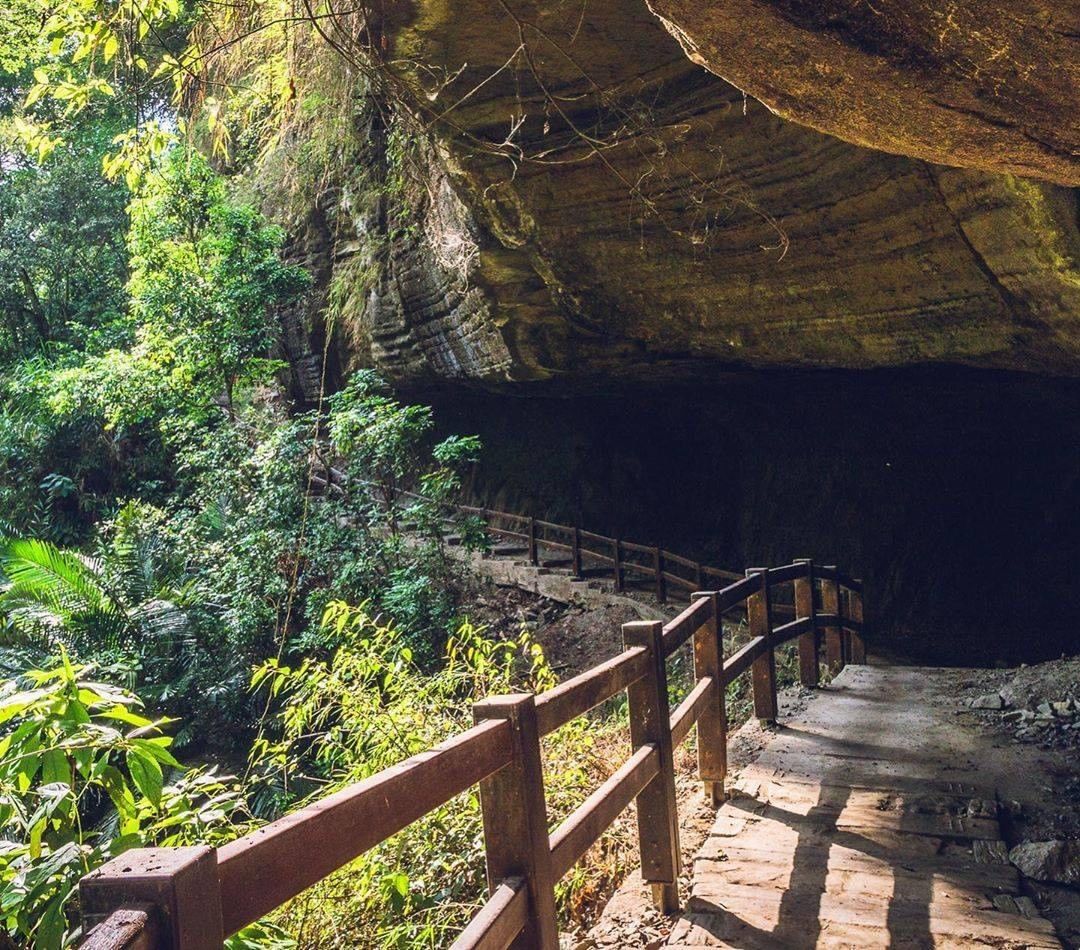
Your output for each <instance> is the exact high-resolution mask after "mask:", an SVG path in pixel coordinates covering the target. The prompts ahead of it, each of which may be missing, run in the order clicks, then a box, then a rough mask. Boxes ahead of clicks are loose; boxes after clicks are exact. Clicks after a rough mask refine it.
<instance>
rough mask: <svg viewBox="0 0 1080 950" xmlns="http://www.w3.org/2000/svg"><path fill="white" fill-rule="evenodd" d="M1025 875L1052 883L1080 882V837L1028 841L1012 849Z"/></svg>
mask: <svg viewBox="0 0 1080 950" xmlns="http://www.w3.org/2000/svg"><path fill="white" fill-rule="evenodd" d="M1009 861H1011V862H1012V863H1013V864H1014V865H1015V866H1016V867H1017V868H1018V869H1019V870H1020V872H1021V873H1022V874H1023V875H1024V876H1025V877H1029V878H1031V879H1033V880H1036V881H1047V882H1049V883H1052V884H1073V885H1076V884H1080V840H1078V839H1068V840H1056V841H1027V842H1025V843H1024V844H1018V845H1017V846H1016V847H1015V848H1013V849H1012V850H1011V851H1010V852H1009Z"/></svg>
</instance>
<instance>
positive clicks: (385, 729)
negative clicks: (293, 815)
mask: <svg viewBox="0 0 1080 950" xmlns="http://www.w3.org/2000/svg"><path fill="white" fill-rule="evenodd" d="M322 636H323V639H324V642H325V644H326V646H327V647H328V648H330V649H331V651H332V652H331V654H330V656H329V658H328V659H315V658H307V659H304V660H302V661H300V662H299V663H298V664H297V665H296V666H290V665H288V664H284V663H281V662H278V661H270V662H267V663H265V664H264V665H263V666H262V667H260V668H259V669H258V670H257V671H256V673H255V676H254V678H253V682H254V684H255V685H256V686H257V687H258V688H260V689H262V690H266V691H267V692H268V693H269V694H270V695H271V696H272V697H273V698H274V699H276V700H279V701H280V702H281V710H280V712H279V716H278V725H279V736H278V737H277V738H275V739H264V740H261V741H259V742H257V743H256V745H255V746H254V748H253V749H252V758H253V763H254V766H255V770H256V772H257V774H258V775H259V776H260V780H261V781H262V782H263V783H264V784H265V787H266V790H267V791H265V792H264V793H263V795H264V797H266V796H270V797H271V798H273V799H274V800H276V802H277V803H278V804H279V805H280V806H283V807H287V808H292V807H294V806H299V805H303V804H304V803H305V802H307V801H312V800H317V799H319V798H322V797H324V796H325V795H327V794H329V793H331V792H333V791H335V790H336V789H338V788H341V787H344V786H345V785H347V784H349V783H351V782H356V781H359V780H361V779H364V778H366V777H368V776H370V775H373V774H374V773H376V772H378V771H379V770H381V769H384V768H386V767H388V766H391V765H394V764H396V763H397V762H400V761H401V760H402V759H404V758H407V757H408V756H410V755H414V754H416V753H418V752H422V751H425V750H426V749H429V748H431V746H433V745H435V744H436V743H438V742H440V741H442V740H444V739H446V738H448V737H449V736H451V735H453V734H455V733H458V732H461V731H463V730H464V729H467V728H469V727H470V726H471V725H472V718H471V707H472V703H473V702H474V701H476V700H478V699H480V698H483V697H486V696H490V695H493V694H497V693H509V692H517V691H521V690H526V689H531V690H536V691H541V690H544V689H548V688H550V687H551V686H553V685H554V683H555V677H554V675H553V673H552V671H551V668H550V667H549V666H548V664H547V661H546V660H545V658H544V655H543V651H542V650H541V649H540V647H539V645H538V644H536V643H535V642H534V641H532V640H531V639H530V638H529V637H528V635H526V634H522V636H521V637H519V638H518V639H515V640H503V641H497V640H493V639H490V638H488V637H485V636H484V634H483V632H482V631H481V630H479V629H477V628H475V627H473V626H471V625H470V624H468V623H465V624H462V625H461V626H460V627H459V628H458V630H457V631H456V632H455V633H454V635H453V636H452V637H451V638H450V639H449V641H448V642H447V645H446V649H445V653H444V656H443V663H442V665H441V666H440V667H439V668H438V669H437V670H436V671H434V672H426V671H425V670H423V669H421V668H420V667H418V666H417V664H416V662H415V658H414V656H413V652H412V650H411V648H410V646H409V639H408V638H407V637H406V636H404V635H403V633H402V632H401V631H400V630H398V629H397V628H395V627H394V626H392V625H387V624H384V623H381V622H380V621H378V620H377V619H375V618H373V617H372V616H371V614H370V612H369V610H368V609H366V608H353V607H349V606H347V605H345V604H342V603H332V604H330V605H329V606H328V608H327V610H326V614H325V617H324V620H323V624H322ZM612 725H613V724H612V723H609V722H607V721H605V720H587V719H581V720H577V721H575V722H574V723H571V724H570V725H569V726H567V727H566V728H564V729H563V730H560V731H559V732H557V733H555V734H554V735H553V736H552V737H550V739H549V740H548V741H547V743H546V749H545V751H546V778H545V784H546V789H547V793H548V798H549V807H550V809H551V817H552V819H553V820H559V819H561V818H562V817H564V816H565V815H566V814H567V813H568V812H569V811H570V810H571V809H572V808H573V807H575V806H576V805H577V804H580V802H581V801H582V799H583V798H584V796H585V794H586V792H587V791H591V789H592V788H593V787H595V785H596V784H598V782H599V777H598V774H602V773H606V771H608V770H609V769H610V765H609V764H608V763H607V762H606V761H605V760H604V756H603V749H602V742H600V741H599V740H601V739H602V738H603V737H604V736H606V735H607V734H609V733H610V732H611V731H612ZM619 745H620V750H621V747H622V743H619ZM561 896H562V898H563V902H564V906H570V905H572V903H573V900H574V895H573V893H571V891H570V890H569V889H564V890H563V891H562V893H561ZM484 897H485V882H484V857H483V844H482V828H481V821H480V809H479V801H478V796H477V794H476V793H475V791H470V792H468V793H466V794H464V795H461V796H459V797H458V798H457V799H455V800H454V801H452V802H450V803H448V804H447V805H444V806H442V807H440V808H437V809H435V810H434V811H433V812H431V813H430V814H428V815H426V816H425V817H424V818H422V819H420V820H419V821H418V822H416V823H415V824H413V825H411V826H409V827H408V828H407V829H406V830H404V831H402V832H401V833H400V834H399V835H397V836H396V837H395V838H393V839H391V840H390V841H387V842H384V843H383V844H381V845H379V846H378V847H376V848H375V849H373V850H372V851H369V852H367V853H366V854H364V855H363V856H362V857H360V858H358V859H357V860H356V861H354V862H352V863H351V864H350V865H349V866H348V867H347V868H346V869H344V870H343V871H341V872H339V873H338V874H336V875H333V876H332V877H330V878H328V879H327V880H325V881H323V882H321V883H320V884H318V885H316V886H315V888H313V889H312V890H311V891H310V892H308V893H306V894H305V895H303V896H301V897H299V898H297V899H296V900H295V901H294V902H292V904H290V905H287V906H286V907H285V908H284V909H282V910H281V911H280V912H278V913H277V914H275V915H274V919H275V920H276V921H277V922H279V923H281V924H282V925H283V926H285V927H286V929H288V930H290V931H292V932H294V933H302V934H303V941H304V943H305V945H310V946H330V945H336V946H355V947H402V948H404V947H419V946H443V945H446V944H448V943H450V942H451V940H452V939H453V937H454V936H456V934H457V932H458V931H460V929H461V928H462V927H463V926H464V924H465V923H466V922H467V920H468V919H469V917H470V916H471V914H472V913H474V912H475V909H476V907H477V906H478V905H479V904H480V903H482V901H483V900H484Z"/></svg>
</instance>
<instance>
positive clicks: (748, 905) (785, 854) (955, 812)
mask: <svg viewBox="0 0 1080 950" xmlns="http://www.w3.org/2000/svg"><path fill="white" fill-rule="evenodd" d="M947 677H948V674H947V673H946V672H945V671H938V670H933V669H926V668H902V667H870V666H849V667H848V668H847V669H845V670H844V671H843V673H841V674H840V676H838V677H837V678H836V679H835V680H834V681H833V684H832V685H831V686H830V687H829V688H828V689H826V690H822V691H820V692H819V693H817V695H815V697H814V698H813V700H811V702H810V704H809V706H808V707H807V708H806V711H805V712H804V713H803V714H801V715H800V716H798V717H797V718H795V719H790V720H787V721H786V722H784V723H782V724H781V725H780V726H779V727H777V729H776V732H775V734H774V735H773V737H772V739H771V740H770V742H769V744H768V746H767V747H766V748H765V750H764V751H763V752H762V754H761V755H760V756H759V757H758V759H757V760H756V762H754V763H753V764H752V765H750V766H748V767H747V768H746V769H744V770H743V771H742V772H741V774H740V776H739V781H738V783H737V784H736V786H735V787H734V788H733V789H732V790H731V793H732V794H731V798H730V800H729V801H728V802H727V803H725V804H724V805H723V807H722V808H721V809H720V811H719V813H718V815H717V818H716V823H715V825H714V827H713V829H712V831H711V833H710V835H709V837H708V839H707V840H706V842H705V844H704V846H703V847H702V848H701V850H700V851H699V853H698V855H697V857H696V859H695V861H694V866H693V875H692V887H691V896H690V900H689V902H688V904H687V910H686V913H685V914H684V915H683V917H682V919H681V920H680V921H679V922H678V923H677V924H676V926H675V929H674V930H673V931H672V933H671V936H670V938H669V940H668V946H672V947H684V948H691V947H743V948H753V950H764V948H768V950H781V948H784V950H787V948H805V947H829V948H838V947H853V948H854V947H858V948H864V947H894V948H911V950H914V948H924V947H935V948H943V947H944V948H961V947H965V948H966V947H995V948H1020V947H1060V946H1061V943H1060V942H1059V941H1058V940H1057V938H1056V937H1055V936H1054V931H1053V928H1052V927H1051V925H1050V924H1049V923H1048V922H1047V921H1046V920H1044V919H1043V918H1042V917H1041V916H1040V915H1039V913H1038V909H1037V908H1036V907H1035V905H1034V904H1033V903H1032V902H1031V901H1030V900H1029V899H1028V898H1027V897H1025V896H1023V895H1022V894H1021V892H1020V880H1019V875H1018V873H1017V871H1016V870H1015V869H1014V868H1013V867H1012V866H1011V865H1009V864H1008V862H1007V858H1006V850H1005V845H1004V843H1003V842H1002V840H1001V832H1000V827H999V823H998V817H997V802H996V798H995V792H994V784H995V779H994V776H993V763H992V762H991V761H990V759H989V757H988V756H986V755H985V746H984V745H983V744H981V743H980V741H979V738H978V736H976V735H975V734H973V733H972V732H971V731H970V730H967V729H965V728H964V727H963V726H961V725H960V724H958V721H957V718H956V713H955V705H954V704H953V703H952V702H950V701H949V699H948V697H949V690H948V689H947V688H945V687H946V682H945V681H946V680H947Z"/></svg>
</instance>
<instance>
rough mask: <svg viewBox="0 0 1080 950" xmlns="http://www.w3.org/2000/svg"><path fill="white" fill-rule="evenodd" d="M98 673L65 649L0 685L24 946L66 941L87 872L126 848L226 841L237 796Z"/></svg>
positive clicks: (2, 888)
mask: <svg viewBox="0 0 1080 950" xmlns="http://www.w3.org/2000/svg"><path fill="white" fill-rule="evenodd" d="M92 672H93V668H92V667H90V666H76V665H74V664H72V663H71V661H70V660H69V659H68V658H67V655H66V654H62V656H61V659H60V662H59V663H58V664H57V665H55V666H53V667H52V668H50V669H47V670H31V671H29V672H28V673H26V674H25V676H24V677H23V680H24V681H25V684H26V686H27V688H24V689H19V688H18V684H17V683H15V682H13V681H6V682H4V683H2V684H0V735H2V738H0V827H3V829H4V831H3V840H2V841H0V919H2V921H3V926H4V927H5V929H6V931H7V934H8V936H9V937H10V938H11V939H12V940H13V941H15V943H16V945H19V944H24V943H33V944H34V945H35V946H37V947H40V948H45V950H48V948H53V947H60V946H66V945H68V944H70V943H71V942H73V940H74V938H75V934H76V930H77V919H76V908H75V898H76V894H77V886H78V881H79V878H81V877H82V876H83V875H84V874H86V873H87V872H89V871H91V870H93V869H94V868H95V867H98V866H99V865H101V864H103V863H104V862H105V861H107V860H108V859H109V858H110V857H113V856H115V855H117V854H120V853H121V852H123V851H125V850H126V849H127V848H130V847H135V846H143V845H150V844H157V845H180V844H192V843H196V842H199V843H204V842H211V843H212V842H214V841H215V840H220V839H221V837H222V835H223V834H224V833H225V832H226V829H228V828H229V827H230V823H231V821H232V820H233V817H234V813H236V812H237V810H238V809H239V807H240V804H241V799H240V797H239V794H238V790H237V788H236V786H234V785H229V784H227V783H226V780H224V779H222V778H219V777H218V776H217V775H216V774H215V773H214V772H213V771H212V770H210V771H202V770H197V769H195V770H186V769H184V768H183V767H181V766H180V763H179V762H177V761H176V759H175V758H174V757H173V755H172V753H171V752H170V750H169V747H170V745H171V744H172V740H171V738H170V737H168V736H166V735H163V734H162V733H161V727H162V726H163V725H164V724H165V721H164V720H157V721H154V720H151V719H148V718H146V717H145V716H143V715H142V714H141V713H139V712H138V711H137V710H138V709H139V707H140V705H141V704H140V702H139V700H138V699H137V698H136V697H135V696H133V695H132V694H131V693H129V692H127V691H125V690H122V689H117V688H115V687H112V686H109V685H107V684H105V683H99V682H94V681H92V680H90V679H89V678H88V677H89V676H90V674H91V673H92Z"/></svg>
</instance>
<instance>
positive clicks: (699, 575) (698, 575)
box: [694, 561, 705, 590]
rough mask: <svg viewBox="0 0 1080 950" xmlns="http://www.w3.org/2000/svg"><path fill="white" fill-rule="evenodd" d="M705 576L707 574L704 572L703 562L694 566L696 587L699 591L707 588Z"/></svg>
mask: <svg viewBox="0 0 1080 950" xmlns="http://www.w3.org/2000/svg"><path fill="white" fill-rule="evenodd" d="M704 576H705V572H704V570H702V564H701V561H698V562H697V563H696V564H695V565H694V586H695V587H697V589H698V590H701V588H702V587H704V586H705V581H704V579H703V578H704Z"/></svg>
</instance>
